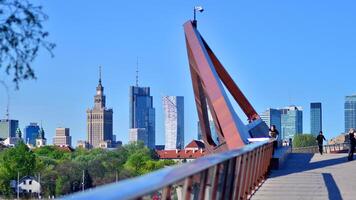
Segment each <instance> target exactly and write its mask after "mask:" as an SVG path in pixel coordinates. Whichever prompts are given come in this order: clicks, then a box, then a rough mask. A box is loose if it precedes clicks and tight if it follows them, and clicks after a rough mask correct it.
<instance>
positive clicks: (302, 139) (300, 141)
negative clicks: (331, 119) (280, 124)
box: [293, 134, 317, 147]
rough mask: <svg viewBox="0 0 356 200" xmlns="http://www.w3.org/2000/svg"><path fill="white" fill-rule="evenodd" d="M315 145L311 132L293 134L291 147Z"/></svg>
mask: <svg viewBox="0 0 356 200" xmlns="http://www.w3.org/2000/svg"><path fill="white" fill-rule="evenodd" d="M316 145H317V143H316V138H315V137H314V136H313V135H312V134H299V135H296V136H294V139H293V147H310V146H316Z"/></svg>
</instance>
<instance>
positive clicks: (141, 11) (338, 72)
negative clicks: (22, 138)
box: [0, 0, 356, 145]
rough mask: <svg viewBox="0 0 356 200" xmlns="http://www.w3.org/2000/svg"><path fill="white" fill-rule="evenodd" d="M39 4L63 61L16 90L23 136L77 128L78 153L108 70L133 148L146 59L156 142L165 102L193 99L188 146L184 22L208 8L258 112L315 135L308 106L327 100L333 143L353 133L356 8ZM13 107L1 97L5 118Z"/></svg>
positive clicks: (220, 46) (205, 20)
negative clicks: (293, 118) (349, 101)
mask: <svg viewBox="0 0 356 200" xmlns="http://www.w3.org/2000/svg"><path fill="white" fill-rule="evenodd" d="M38 2H40V4H42V5H43V6H44V11H45V12H46V13H47V14H48V15H49V21H48V22H46V26H45V28H46V29H47V30H48V31H49V32H50V40H51V41H53V42H55V43H56V44H57V48H56V49H55V50H54V54H55V57H54V58H50V56H49V54H47V53H46V52H44V51H42V53H41V55H40V56H39V57H38V59H37V60H36V62H35V63H34V68H35V72H36V73H37V76H38V79H37V80H34V81H25V82H22V83H21V85H20V90H18V91H15V90H12V91H11V107H10V112H11V113H10V115H11V118H14V119H18V120H20V126H21V129H23V128H24V127H25V126H26V125H27V124H29V122H40V121H42V124H43V127H44V129H45V132H46V137H47V139H49V142H50V143H51V142H52V137H53V135H54V133H55V128H56V127H59V126H62V127H69V128H70V129H71V134H72V136H73V145H76V141H77V140H78V139H86V109H87V108H90V107H92V106H93V96H94V94H95V87H96V86H97V83H98V66H99V65H101V66H102V67H103V85H104V87H105V94H106V96H107V97H106V98H107V106H108V107H112V108H113V109H114V133H115V134H116V135H117V138H118V139H119V140H122V141H123V142H124V143H126V142H127V139H128V115H129V114H128V104H129V102H128V88H129V86H130V85H133V84H134V83H135V66H136V57H137V56H138V57H139V70H140V73H139V74H140V75H139V76H140V78H139V84H140V85H141V86H150V87H151V91H152V95H153V96H154V107H155V108H156V143H157V144H163V143H164V129H163V112H162V100H161V98H162V96H163V95H183V96H184V97H185V141H186V143H187V142H189V141H190V140H191V139H193V138H196V135H197V123H196V121H197V114H196V109H195V102H194V98H193V90H192V86H191V81H190V74H189V67H188V63H187V55H186V49H185V40H184V33H183V27H182V24H183V23H184V22H185V21H186V20H188V19H190V18H192V10H193V7H194V5H197V4H199V5H202V6H203V7H204V8H205V11H204V12H203V13H199V14H198V20H199V22H198V27H199V30H200V32H201V34H202V35H203V36H204V37H205V39H206V41H207V42H208V44H209V45H210V46H211V47H212V49H213V51H214V52H215V54H216V55H217V56H218V58H219V59H220V61H221V62H222V63H223V64H224V66H225V67H226V69H227V70H228V71H229V73H230V74H231V75H232V77H233V78H234V80H235V82H236V83H237V84H238V85H239V86H240V88H241V89H242V91H243V92H244V93H245V95H246V96H247V98H248V99H249V100H250V102H251V103H252V105H253V106H254V107H255V109H256V110H257V111H258V112H262V111H264V110H265V109H266V108H268V107H284V106H287V105H290V104H295V105H298V106H302V107H303V108H304V112H303V117H304V132H306V133H307V132H309V131H310V119H309V113H310V109H309V106H310V105H309V104H310V102H315V101H317V102H319V101H320V102H322V104H323V117H324V119H323V125H324V132H325V133H326V136H327V137H328V138H330V137H331V136H335V135H337V134H339V133H340V132H342V131H343V130H344V112H343V103H344V96H345V95H350V94H353V93H355V92H356V78H355V74H356V56H355V55H356V12H355V7H356V2H355V1H351V0H349V1H347V0H346V1H333V0H315V1H310V0H299V1H285V0H279V1H277V0H271V1H241V0H239V1H216V0H206V1H188V0H184V1H181V0H170V1H163V0H161V1H158V0H152V1H134V0H130V1H116V0H111V1H102V0H101V1H98V0H95V1H94V0H91V1H84V0H76V1H65V2H64V1H60V0H51V1H45V0H38ZM0 78H2V79H4V73H3V70H2V71H1V73H0ZM5 79H6V80H7V81H8V83H9V78H5ZM9 84H10V83H9ZM10 85H11V87H12V88H14V85H13V84H10ZM0 91H4V90H3V89H2V88H0ZM5 100H6V98H5V95H4V92H0V112H1V113H0V114H1V115H2V116H3V114H4V106H5V105H6V102H5ZM240 117H241V118H242V119H243V120H245V119H246V118H245V116H243V115H240Z"/></svg>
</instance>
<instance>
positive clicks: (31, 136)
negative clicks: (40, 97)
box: [24, 123, 40, 146]
mask: <svg viewBox="0 0 356 200" xmlns="http://www.w3.org/2000/svg"><path fill="white" fill-rule="evenodd" d="M39 131H40V127H39V126H38V124H37V123H30V125H28V126H26V127H25V129H24V132H25V137H24V138H25V142H26V143H28V144H32V146H36V138H37V135H38V132H39Z"/></svg>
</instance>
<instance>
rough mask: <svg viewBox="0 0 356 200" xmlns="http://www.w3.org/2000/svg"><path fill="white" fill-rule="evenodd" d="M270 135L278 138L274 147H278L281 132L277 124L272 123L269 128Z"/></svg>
mask: <svg viewBox="0 0 356 200" xmlns="http://www.w3.org/2000/svg"><path fill="white" fill-rule="evenodd" d="M268 134H269V136H270V137H271V138H275V139H276V140H275V141H274V142H273V148H274V149H276V148H277V147H278V135H279V132H278V130H277V129H276V126H275V125H272V126H271V128H270V129H269V133H268Z"/></svg>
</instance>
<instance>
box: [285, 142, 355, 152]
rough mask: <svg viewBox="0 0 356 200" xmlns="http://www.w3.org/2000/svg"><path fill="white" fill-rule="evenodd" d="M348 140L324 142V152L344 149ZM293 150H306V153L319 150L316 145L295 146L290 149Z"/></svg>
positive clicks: (346, 147)
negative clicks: (332, 142) (331, 142)
mask: <svg viewBox="0 0 356 200" xmlns="http://www.w3.org/2000/svg"><path fill="white" fill-rule="evenodd" d="M348 145H349V143H348V142H344V143H338V144H326V145H323V149H324V152H325V153H330V152H335V151H341V150H346V149H348ZM292 151H293V152H295V153H298V152H308V153H317V152H319V147H318V146H309V147H296V148H293V149H292Z"/></svg>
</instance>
